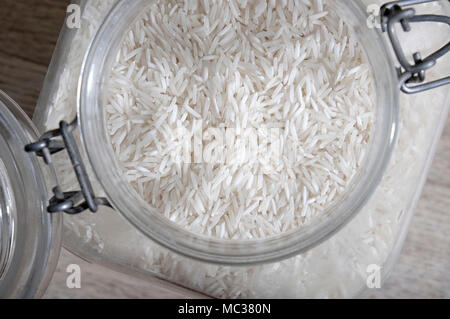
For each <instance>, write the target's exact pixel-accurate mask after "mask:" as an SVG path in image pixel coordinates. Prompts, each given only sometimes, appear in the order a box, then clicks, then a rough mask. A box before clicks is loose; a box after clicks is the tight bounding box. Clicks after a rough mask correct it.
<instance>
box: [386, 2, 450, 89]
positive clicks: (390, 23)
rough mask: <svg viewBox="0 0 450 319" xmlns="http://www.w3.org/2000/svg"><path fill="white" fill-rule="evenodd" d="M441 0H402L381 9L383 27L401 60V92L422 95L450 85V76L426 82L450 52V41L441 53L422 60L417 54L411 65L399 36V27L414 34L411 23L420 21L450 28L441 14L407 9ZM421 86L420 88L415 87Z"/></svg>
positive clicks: (398, 70) (449, 22)
mask: <svg viewBox="0 0 450 319" xmlns="http://www.w3.org/2000/svg"><path fill="white" fill-rule="evenodd" d="M434 1H438V0H402V1H394V2H389V3H387V4H385V5H383V6H382V7H381V12H380V15H381V27H382V31H383V32H386V31H387V33H388V35H389V39H390V42H391V44H392V48H393V49H394V53H395V55H396V57H397V60H398V62H399V63H400V65H401V66H400V67H399V68H397V73H398V77H399V80H400V83H401V90H402V91H403V92H404V93H407V94H413V93H419V92H423V91H426V90H430V89H434V88H436V87H439V86H442V85H446V84H450V76H449V77H446V78H442V79H439V80H435V81H431V82H427V83H424V84H419V83H423V82H424V81H425V71H426V70H428V69H430V68H431V67H433V66H434V65H436V62H437V60H438V59H439V58H440V57H442V56H443V55H445V54H446V53H447V52H449V51H450V42H448V43H447V44H446V45H444V46H443V47H442V48H440V49H439V50H438V51H436V52H434V53H433V54H431V55H429V56H428V57H426V58H425V59H422V57H421V55H420V53H419V52H416V53H414V55H413V59H414V64H410V63H409V62H408V60H407V58H406V57H405V54H404V51H403V49H402V46H401V44H400V41H399V39H398V37H397V34H396V31H395V26H396V24H397V23H400V24H401V26H402V28H403V30H404V31H405V32H409V31H411V26H410V23H417V22H438V23H445V24H448V25H449V26H450V17H447V16H440V15H433V14H428V15H416V10H414V9H412V8H409V9H404V7H409V6H414V5H418V4H422V3H427V2H434ZM449 1H450V0H449ZM411 84H419V85H415V86H414V85H411Z"/></svg>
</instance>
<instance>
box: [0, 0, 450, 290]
mask: <svg viewBox="0 0 450 319" xmlns="http://www.w3.org/2000/svg"><path fill="white" fill-rule="evenodd" d="M373 2H374V1H366V0H365V1H351V2H349V1H336V2H333V4H332V7H333V9H335V10H338V12H339V14H340V15H341V16H343V17H345V21H346V22H347V24H348V25H349V26H350V28H351V29H352V30H353V31H354V32H355V34H356V35H357V38H358V40H359V42H360V44H361V46H362V47H363V49H364V51H365V54H366V56H367V59H368V61H369V63H370V65H371V67H372V73H373V77H374V81H375V86H376V88H375V90H376V96H377V102H376V114H375V116H376V119H375V129H374V135H373V140H372V143H371V145H370V148H369V153H368V155H367V156H366V160H365V162H364V164H363V167H362V169H361V170H360V172H359V173H358V175H357V176H356V177H355V179H354V181H353V182H352V184H351V185H350V187H348V192H347V193H346V194H345V195H344V196H343V197H342V198H341V199H340V200H339V201H338V202H336V203H335V204H334V205H333V207H331V208H330V209H328V210H327V211H326V212H325V213H324V214H323V216H321V217H320V218H316V219H315V220H314V221H313V222H312V223H311V224H309V225H307V226H305V227H303V228H301V229H299V230H297V231H294V232H289V233H286V234H282V235H279V236H276V237H273V238H270V239H264V240H252V241H224V240H216V239H212V238H207V237H203V236H199V235H195V234H193V233H191V232H188V231H186V230H184V229H182V228H180V227H178V226H176V225H174V224H173V223H171V222H169V221H168V220H167V219H166V218H164V217H163V216H162V215H160V214H158V213H155V212H152V211H151V210H150V209H149V207H148V204H146V203H145V202H144V201H143V200H142V199H141V198H140V197H139V196H138V195H137V194H136V192H135V191H133V190H132V188H131V187H130V186H129V184H128V182H127V181H126V179H125V177H124V176H123V175H122V174H121V173H120V172H121V170H120V169H119V166H118V164H117V161H116V159H115V157H114V155H113V152H112V148H111V143H110V142H109V139H108V132H107V129H106V125H105V118H104V114H103V91H104V85H105V83H106V80H107V79H108V76H109V74H110V70H111V65H112V62H113V60H114V59H115V56H116V54H117V47H118V46H119V45H120V43H121V41H122V39H123V37H124V34H125V32H126V30H127V29H128V28H129V26H130V24H131V23H132V21H134V20H135V19H136V17H137V16H138V15H139V13H140V12H142V11H143V8H144V7H145V6H147V5H148V4H149V3H148V1H145V0H133V1H131V0H125V1H120V2H119V1H115V0H110V1H97V0H95V1H94V0H91V1H81V2H80V8H81V11H82V13H83V18H82V23H81V25H80V28H79V29H69V28H67V27H64V28H63V31H62V35H61V38H60V41H59V44H58V46H57V49H56V51H55V55H54V58H53V60H52V64H51V66H50V69H49V72H48V75H47V78H46V83H45V85H44V88H43V91H42V93H41V96H40V99H39V102H38V105H37V108H36V113H35V117H34V123H35V125H36V126H37V127H38V129H39V131H41V132H45V131H49V130H53V129H58V127H59V130H57V131H53V133H50V135H49V134H47V135H45V137H46V138H44V139H43V138H41V139H40V141H41V142H42V141H47V142H48V141H50V140H54V138H55V137H59V136H60V135H61V134H63V136H64V143H63V144H64V145H61V142H60V141H56V140H55V141H54V142H53V143H54V145H50V144H46V147H45V148H44V152H45V151H47V152H50V153H54V154H52V155H51V156H50V154H47V157H46V160H47V162H50V161H51V162H52V163H51V164H52V165H51V166H50V168H52V167H54V169H55V173H53V171H52V170H50V175H49V176H50V177H52V178H49V177H47V178H46V180H49V182H48V184H49V185H50V186H48V187H47V188H46V189H51V187H53V186H54V185H55V184H57V185H60V189H58V190H57V191H56V193H57V192H58V191H61V190H64V191H66V192H69V191H73V192H77V191H78V190H79V189H80V187H81V189H82V190H83V192H82V193H80V192H77V193H76V194H77V195H78V196H80V198H81V199H83V198H85V199H87V197H91V198H90V202H89V199H87V202H88V203H87V204H83V205H82V206H81V208H80V210H82V209H84V208H87V207H88V206H89V208H91V210H93V211H95V210H97V208H98V212H96V213H95V214H91V213H89V212H85V213H83V214H81V215H78V214H66V215H65V216H64V226H63V231H62V232H63V234H64V246H65V247H66V248H67V249H68V250H69V251H71V252H73V253H74V254H76V255H78V256H80V257H82V258H84V259H86V260H89V261H92V262H96V263H100V264H102V265H105V266H108V267H111V268H113V269H116V270H121V271H125V272H128V273H133V272H139V273H145V274H148V275H149V276H158V277H160V278H163V279H165V280H168V281H171V282H174V283H176V284H179V285H182V286H186V287H188V288H192V289H194V290H197V291H199V292H201V293H204V294H206V295H209V296H213V297H254V298H260V297H275V298H278V297H287V298H297V297H311V298H313V297H353V296H356V295H358V294H359V293H361V292H362V290H363V289H364V288H365V287H367V277H368V272H370V271H371V270H370V269H372V268H371V267H372V266H374V265H375V266H377V267H379V268H380V269H382V280H385V279H386V277H387V274H388V273H389V270H390V269H391V267H392V265H393V262H394V260H395V258H396V256H397V255H398V252H399V250H400V248H401V245H402V243H403V239H404V237H405V234H406V229H407V226H408V223H409V220H410V218H411V216H412V212H413V208H414V206H415V204H416V202H417V199H418V197H419V195H420V191H421V188H422V186H423V183H424V180H425V177H426V173H427V169H428V166H429V164H430V162H431V159H432V155H433V153H434V147H435V144H436V141H437V139H438V138H439V136H440V133H441V130H442V128H443V123H444V119H445V118H446V116H445V115H446V114H447V112H448V107H449V103H448V90H447V88H445V87H440V88H435V91H432V92H433V93H432V94H429V93H427V92H425V93H421V94H420V95H414V96H406V95H400V85H399V84H398V83H399V80H398V76H397V73H396V70H395V67H394V65H395V63H394V62H393V60H394V59H393V58H394V57H393V56H392V55H391V53H390V52H391V47H390V44H389V42H388V41H386V37H385V36H384V35H383V34H382V33H381V32H380V30H379V29H378V28H377V27H376V24H373V23H374V22H376V21H377V20H374V19H371V17H369V13H367V10H366V8H368V7H366V5H369V4H372V5H373ZM380 4H381V1H380ZM418 9H419V10H420V9H421V8H420V7H419V8H418ZM424 10H431V11H434V12H441V13H442V11H443V10H448V2H442V3H440V4H438V3H433V4H432V5H428V6H427V7H426V8H425V9H424ZM446 12H448V11H446ZM371 23H372V24H371ZM426 27H429V26H426ZM426 29H427V28H423V30H422V31H423V33H416V32H414V33H412V34H413V37H414V38H415V39H413V40H412V42H411V43H414V44H416V43H417V44H419V45H422V46H423V47H421V48H419V49H420V51H421V52H427V50H429V49H430V46H431V47H434V46H436V48H438V45H439V43H434V44H431V43H426V42H424V41H420V38H421V37H423V36H426V35H424V34H426V31H428V30H426ZM431 30H434V29H433V28H432V27H431ZM439 30H444V31H442V32H443V34H442V35H443V38H445V33H444V32H445V31H448V30H447V29H439ZM414 31H416V30H415V29H414ZM408 35H409V34H408ZM391 36H392V34H391ZM409 36H410V35H409ZM393 42H394V43H395V39H394V40H393ZM424 44H426V46H424ZM412 49H414V50H417V48H412ZM398 52H399V51H398V48H397V54H398ZM414 52H415V51H414ZM409 53H410V52H408V56H410V54H409ZM411 54H412V52H411ZM397 57H398V55H397ZM83 58H84V60H83ZM446 58H447V57H443V58H442V61H443V62H441V60H439V67H435V68H432V69H429V70H427V76H429V75H431V77H432V78H442V77H444V76H445V75H446V74H448V73H449V71H450V70H449V68H448V65H449V64H448V63H445V59H446ZM446 67H447V68H446ZM403 90H405V91H407V90H408V88H407V86H403ZM0 100H2V99H0ZM3 100H6V101H7V100H8V99H7V98H6V97H3ZM11 103H12V102H10V103H9V104H11ZM76 104H78V106H77V107H76V106H75V105H76ZM425 104H427V109H426V111H424V105H425ZM10 108H11V107H10ZM14 108H17V107H14ZM77 108H78V109H77ZM16 113H17V112H16ZM77 114H78V121H77V122H72V121H73V119H74V118H76V116H77ZM16 117H18V116H17V115H16ZM22 117H23V115H21V116H19V118H22ZM60 121H67V123H71V124H70V125H66V126H65V127H63V126H61V125H60ZM17 130H19V129H18V128H17ZM14 132H15V130H14ZM63 132H65V133H63ZM65 134H68V136H69V137H68V138H67V137H66V135H65ZM72 134H73V137H74V141H72V140H71V136H72ZM30 140H35V141H36V140H38V139H37V136H36V134H34V135H33V136H31V138H30ZM75 141H76V143H74V142H75ZM26 142H28V143H29V142H30V141H29V140H27V141H26ZM21 143H22V144H23V145H26V144H27V143H25V141H24V140H22V141H21ZM38 144H39V143H38ZM19 145H20V144H19ZM41 145H42V144H41ZM62 148H66V149H68V150H69V154H70V157H71V160H72V162H71V161H69V159H68V158H67V155H66V154H65V153H64V152H58V151H59V150H61V149H62ZM78 149H79V151H80V153H81V155H80V156H78V155H77V152H78V151H77V150H78ZM35 150H36V149H35ZM39 151H42V149H39ZM41 155H44V156H45V155H46V154H41ZM23 156H24V157H25V158H26V159H27V160H28V161H33V163H34V165H36V162H35V158H33V156H32V155H26V154H25V155H23ZM2 159H3V157H2ZM80 162H83V163H84V165H85V169H86V171H87V174H84V173H85V172H84V170H83V169H81V171H80V170H78V171H77V172H76V173H77V175H75V174H74V169H73V164H80ZM41 166H45V165H41ZM35 170H36V171H38V172H39V169H37V168H36V169H35ZM43 170H45V169H43ZM6 171H7V172H8V174H10V170H9V169H6ZM8 174H7V176H8ZM34 174H35V175H36V174H37V173H34ZM39 174H41V173H39ZM44 175H48V173H45V174H44V173H42V176H41V177H38V178H36V179H37V180H40V181H41V182H42V180H43V179H45V178H44ZM9 176H10V179H12V178H11V176H12V175H9ZM8 183H9V182H8ZM6 185H7V186H8V184H6ZM26 185H28V184H26ZM10 188H11V187H10V186H8V187H6V189H10ZM37 189H43V188H42V187H40V188H39V187H38V188H37ZM13 193H14V195H16V194H17V196H18V197H17V198H24V197H23V196H22V195H21V194H20V193H19V192H16V191H14V192H13ZM48 193H50V192H47V193H45V194H40V195H41V197H40V198H41V202H40V203H39V205H40V206H39V207H40V215H42V216H44V217H43V218H50V217H49V216H52V217H51V218H50V219H51V222H49V223H50V224H52V225H53V224H59V223H60V220H61V215H60V214H51V215H50V214H47V215H46V214H45V213H44V210H45V209H43V207H44V208H45V206H46V200H48V198H49V196H48ZM73 194H75V193H70V195H73ZM93 194H95V195H96V196H98V197H95V196H93ZM60 195H61V194H60ZM82 195H83V196H82ZM63 197H64V196H63ZM26 198H28V197H26ZM80 198H79V199H80ZM60 199H61V198H60ZM66 199H67V198H66ZM52 203H53V204H54V203H55V202H51V203H50V204H52ZM106 203H110V204H111V205H112V207H114V209H112V208H109V207H106V206H101V205H98V204H106ZM59 204H63V206H58V207H59V208H60V210H65V211H66V212H68V213H78V212H80V210H78V209H77V207H75V208H74V207H69V206H64V205H65V204H67V202H66V201H61V202H60V203H59ZM97 206H98V207H97ZM17 215H18V214H17ZM5 216H9V215H8V214H6V215H5ZM45 216H47V217H45ZM53 216H55V217H53ZM53 219H54V220H55V221H54V220H53ZM2 220H3V213H2ZM3 224H4V223H3ZM3 224H2V225H3ZM2 227H3V226H2ZM55 227H56V226H55ZM56 228H58V227H56ZM48 233H49V234H51V235H49V236H50V237H51V238H52V239H53V237H54V238H56V239H55V241H56V242H58V240H57V238H58V235H57V234H58V231H55V232H52V231H48ZM4 234H8V233H7V232H4V231H3V229H2V232H1V233H0V235H2V236H3V235H4ZM48 240H49V239H48V238H47V241H48ZM3 243H4V241H3V240H2V245H3ZM47 245H48V244H47ZM55 246H58V245H57V244H55ZM15 249H17V248H14V250H15ZM2 251H3V250H2ZM49 251H51V250H49ZM50 255H51V256H49V257H48V258H47V259H48V262H47V263H49V264H52V265H53V264H54V262H55V261H54V260H55V258H56V257H54V256H53V255H54V254H53V255H52V254H50ZM2 258H4V257H2ZM6 259H7V258H6ZM0 266H1V264H0ZM43 268H44V269H46V271H48V272H49V273H51V271H52V267H43ZM0 269H1V268H0ZM6 270H7V271H6V272H5V273H6V274H9V273H10V272H11V271H8V269H6ZM43 277H46V276H43ZM42 282H43V283H44V284H43V285H45V282H46V281H45V280H43V281H42ZM8 286H9V285H8ZM35 294H36V293H35V292H34V291H27V292H21V294H17V293H9V292H8V290H6V289H3V287H2V286H0V295H6V296H31V295H35Z"/></svg>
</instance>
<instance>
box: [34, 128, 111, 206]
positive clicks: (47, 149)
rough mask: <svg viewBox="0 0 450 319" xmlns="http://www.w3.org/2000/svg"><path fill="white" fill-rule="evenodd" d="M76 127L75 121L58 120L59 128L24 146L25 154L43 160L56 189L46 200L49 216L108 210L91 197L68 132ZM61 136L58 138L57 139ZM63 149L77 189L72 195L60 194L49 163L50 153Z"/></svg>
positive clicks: (84, 174)
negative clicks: (73, 173)
mask: <svg viewBox="0 0 450 319" xmlns="http://www.w3.org/2000/svg"><path fill="white" fill-rule="evenodd" d="M76 127H77V120H76V119H75V120H74V121H73V122H72V123H70V124H68V123H67V122H65V121H62V122H61V123H60V125H59V129H57V130H53V131H49V132H47V133H45V134H44V135H42V136H41V138H40V139H39V141H37V142H35V143H32V144H28V145H26V146H25V151H26V152H29V153H35V154H36V155H37V156H39V157H42V158H43V159H44V162H45V164H47V165H48V166H49V167H50V172H51V174H52V177H53V179H54V182H55V184H56V186H55V187H54V188H53V189H52V191H53V194H54V196H53V197H52V198H51V199H50V201H49V206H48V207H47V211H48V212H49V213H58V212H64V213H67V214H71V215H74V214H79V213H81V212H83V211H85V210H88V209H89V210H90V211H91V212H93V213H95V212H97V210H98V206H99V205H104V206H108V207H111V205H110V203H109V201H108V200H107V199H106V198H103V197H95V195H94V191H93V189H92V185H91V182H90V181H89V178H88V175H87V172H86V168H85V166H84V164H83V161H82V158H81V155H80V151H79V150H78V146H77V144H76V142H75V139H74V137H73V134H72V131H73V130H74V129H75V128H76ZM59 137H61V139H59ZM64 149H65V150H66V151H67V154H68V155H69V158H70V161H71V163H72V166H73V169H74V171H75V174H76V177H77V180H78V183H79V185H80V188H81V190H80V191H75V192H63V191H62V190H61V187H60V186H59V183H58V179H57V174H56V170H55V168H54V166H53V164H52V156H51V155H52V154H55V153H58V152H60V151H62V150H64Z"/></svg>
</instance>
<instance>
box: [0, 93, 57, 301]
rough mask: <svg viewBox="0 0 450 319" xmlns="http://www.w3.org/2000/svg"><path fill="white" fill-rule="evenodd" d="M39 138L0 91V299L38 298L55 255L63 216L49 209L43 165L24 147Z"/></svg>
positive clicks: (18, 110) (51, 269)
mask: <svg viewBox="0 0 450 319" xmlns="http://www.w3.org/2000/svg"><path fill="white" fill-rule="evenodd" d="M37 137H38V134H37V131H36V129H35V128H34V126H33V124H32V122H31V121H30V119H29V118H28V117H27V116H26V114H25V113H24V112H23V111H22V110H21V109H20V107H19V106H18V105H17V104H16V103H15V102H14V101H13V100H12V99H11V98H9V97H8V96H7V95H6V94H5V93H4V92H3V91H1V90H0V298H33V297H39V296H41V295H42V294H43V292H44V291H45V289H46V287H47V285H48V283H49V281H50V279H51V276H52V274H53V271H54V269H55V266H56V263H57V260H58V257H59V251H60V247H61V225H62V218H61V216H60V215H52V214H49V213H47V211H46V207H47V201H48V192H47V185H46V179H45V176H46V172H45V171H44V169H45V168H44V165H40V163H39V160H38V159H37V157H35V156H32V155H30V154H28V153H26V152H25V151H24V147H25V145H26V144H28V143H30V142H32V141H34V140H36V139H37Z"/></svg>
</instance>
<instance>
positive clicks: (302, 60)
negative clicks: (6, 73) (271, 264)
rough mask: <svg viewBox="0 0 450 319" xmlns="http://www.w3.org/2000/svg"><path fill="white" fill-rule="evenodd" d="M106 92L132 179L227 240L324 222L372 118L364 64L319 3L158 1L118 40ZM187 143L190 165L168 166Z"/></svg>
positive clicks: (156, 202) (179, 216)
mask: <svg viewBox="0 0 450 319" xmlns="http://www.w3.org/2000/svg"><path fill="white" fill-rule="evenodd" d="M107 87H108V92H107V98H106V101H107V105H106V117H107V125H108V129H109V132H110V136H111V142H112V145H113V148H114V151H115V154H116V156H117V158H118V160H119V162H120V166H121V167H122V169H123V173H124V174H125V175H126V176H127V179H128V181H129V182H130V183H131V184H132V186H133V187H134V188H135V190H136V191H137V192H138V193H139V194H140V196H141V197H142V198H144V199H145V200H146V201H147V202H148V203H149V204H150V205H151V207H152V208H153V209H155V210H156V211H158V212H160V213H161V214H164V216H165V217H167V218H168V219H170V220H171V221H173V222H175V223H177V224H178V225H180V226H182V227H184V228H185V229H188V230H191V231H193V232H197V233H201V234H205V235H209V236H214V237H219V238H224V239H255V238H265V237H269V236H272V235H277V234H280V233H283V232H286V231H289V230H293V229H296V228H297V227H299V226H302V225H304V224H306V223H308V222H309V221H310V220H312V219H313V218H314V217H316V216H318V215H319V214H320V213H322V212H323V211H324V210H325V209H326V208H327V207H329V205H330V204H331V203H333V202H334V201H335V200H336V199H337V198H339V196H340V195H341V194H342V193H344V192H345V190H346V189H347V187H348V185H349V183H350V182H351V181H352V178H353V177H354V176H355V174H356V172H357V171H358V169H359V168H360V166H361V164H362V162H363V159H364V154H365V153H366V149H367V147H368V143H369V140H370V133H371V129H372V124H373V120H374V108H375V97H374V86H373V80H372V76H371V71H370V66H369V64H368V62H367V61H366V59H365V57H364V53H363V52H362V50H361V48H360V47H359V45H358V42H357V40H356V38H355V36H354V35H353V34H352V33H351V32H350V30H349V28H348V27H347V25H346V24H345V23H344V21H343V20H342V19H341V18H340V17H339V16H338V14H337V12H336V11H335V10H334V9H333V7H329V6H328V5H327V4H326V3H325V4H324V3H322V1H314V2H311V1H307V0H304V1H267V2H266V1H247V0H245V1H239V0H236V1H235V0H230V1H221V0H218V1H169V0H167V1H156V2H154V3H153V4H151V5H149V7H148V9H147V10H145V13H144V14H143V15H142V16H141V17H140V18H138V19H137V21H136V22H135V23H134V25H133V26H132V27H131V28H130V30H129V31H127V33H126V36H125V39H124V41H123V43H122V45H121V47H120V49H119V52H118V54H117V59H116V61H115V64H114V65H113V70H112V72H111V76H110V80H109V83H108V85H107ZM181 129H183V131H184V133H183V134H181V135H180V136H182V137H183V138H182V139H181V138H177V131H179V130H181ZM225 129H226V131H225ZM230 132H231V133H230ZM196 134H198V136H200V137H203V138H202V139H203V141H202V139H199V140H198V142H197V141H196ZM218 134H219V135H221V136H219V137H217V136H216V135H218ZM271 136H272V137H273V139H271V138H270V137H271ZM186 139H187V141H188V142H189V145H191V147H190V150H191V151H190V152H189V153H188V157H187V159H186V156H184V155H183V157H182V159H183V160H182V161H181V160H178V161H176V160H174V158H175V157H174V154H173V153H174V151H175V150H181V149H183V145H184V143H186ZM225 140H226V141H225ZM264 140H269V141H268V142H267V143H264V142H263V141H264ZM252 141H254V144H251V142H252ZM224 142H227V143H226V149H222V150H221V153H222V158H219V156H218V155H217V154H212V155H213V156H214V155H215V157H214V158H215V160H211V161H208V162H206V161H205V160H206V159H207V157H208V155H209V154H210V153H211V152H212V151H215V152H216V153H217V152H218V148H219V147H221V145H223V144H224ZM228 142H229V143H228ZM197 145H199V146H200V152H198V153H203V155H204V156H202V154H200V156H198V155H199V154H198V153H197V154H195V152H194V147H196V146H197ZM242 145H244V146H247V147H246V148H245V147H244V148H243V147H240V146H242ZM251 147H253V153H252V154H249V155H252V156H245V157H244V158H240V156H241V155H242V154H247V155H248V153H249V152H248V150H249V149H250V148H251ZM202 148H203V152H201V149H202ZM246 149H247V153H246V152H245V150H246ZM243 150H244V151H243ZM238 159H239V160H238Z"/></svg>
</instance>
